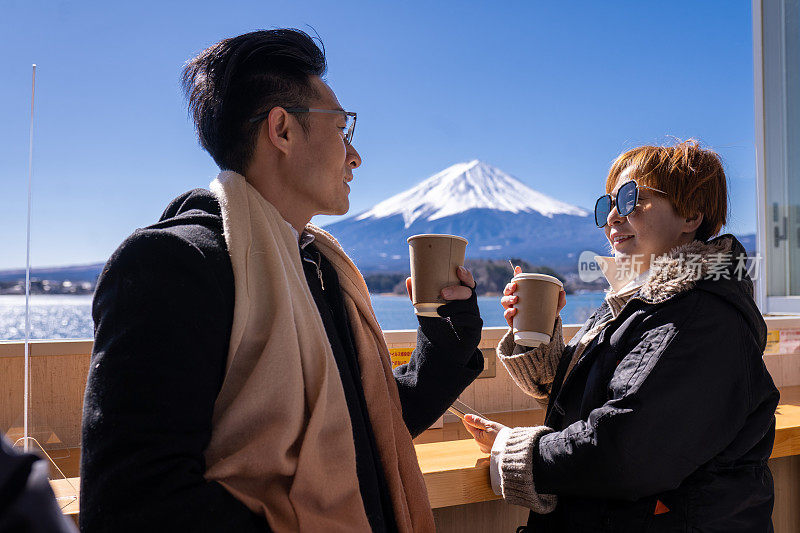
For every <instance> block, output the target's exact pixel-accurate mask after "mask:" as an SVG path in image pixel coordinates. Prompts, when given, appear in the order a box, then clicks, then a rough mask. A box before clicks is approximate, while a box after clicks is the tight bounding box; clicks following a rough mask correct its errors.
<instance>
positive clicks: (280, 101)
mask: <svg viewBox="0 0 800 533" xmlns="http://www.w3.org/2000/svg"><path fill="white" fill-rule="evenodd" d="M320 45H322V42H320ZM326 70H327V64H326V61H325V49H324V47H323V48H320V47H319V46H317V44H316V43H315V42H314V39H312V38H311V37H310V36H309V35H308V34H307V33H305V32H304V31H302V30H297V29H294V28H281V29H274V30H259V31H254V32H250V33H245V34H244V35H239V36H237V37H231V38H229V39H224V40H222V41H220V42H218V43H217V44H215V45H212V46H210V47H208V48H206V49H205V50H203V51H202V52H201V53H200V54H199V55H198V56H197V57H195V58H193V59H190V60H189V61H187V62H186V65H185V66H184V69H183V75H182V76H181V85H182V87H183V91H184V94H185V95H186V98H187V100H188V101H189V113H190V114H191V116H192V119H193V120H194V124H195V127H196V128H197V136H198V138H199V140H200V145H201V146H202V147H203V148H204V149H205V150H206V151H207V152H208V153H209V154H211V157H213V158H214V161H215V162H216V163H217V165H218V166H219V167H220V169H222V170H233V171H235V172H238V173H240V174H243V173H244V170H245V168H246V167H247V165H248V163H249V162H250V159H251V157H252V155H253V150H255V145H256V139H257V138H258V132H259V127H260V126H261V122H256V123H251V122H250V120H249V119H250V118H251V117H252V116H253V115H256V114H258V113H261V112H265V111H268V110H269V109H271V108H273V107H275V106H281V107H306V106H307V105H308V102H309V101H310V100H313V99H314V98H318V97H319V94H318V93H317V91H316V90H315V89H314V87H313V86H312V85H311V79H310V78H311V76H320V77H322V76H323V75H324V74H325V72H326ZM296 117H297V119H298V120H299V121H300V123H301V124H302V125H303V127H304V128H306V127H307V125H306V122H305V120H307V117H305V116H304V115H303V114H298V115H296Z"/></svg>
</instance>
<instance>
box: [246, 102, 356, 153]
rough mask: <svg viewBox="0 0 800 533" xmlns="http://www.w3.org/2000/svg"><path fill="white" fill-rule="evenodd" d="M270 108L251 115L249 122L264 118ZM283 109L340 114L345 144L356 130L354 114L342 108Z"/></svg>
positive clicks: (349, 141) (298, 111)
mask: <svg viewBox="0 0 800 533" xmlns="http://www.w3.org/2000/svg"><path fill="white" fill-rule="evenodd" d="M272 109H274V108H272ZM272 109H269V110H268V111H264V112H263V113H259V114H258V115H256V116H254V117H252V118H251V119H250V123H251V124H255V123H256V122H260V121H262V120H264V119H265V118H267V116H268V115H269V112H270V111H272ZM284 109H285V110H286V112H287V113H327V114H329V115H342V116H343V117H344V124H345V125H344V128H341V130H342V135H344V140H345V142H346V143H347V144H350V143H351V142H352V140H353V132H354V131H355V130H356V114H355V113H354V112H352V111H345V110H343V109H316V108H313V107H285V108H284Z"/></svg>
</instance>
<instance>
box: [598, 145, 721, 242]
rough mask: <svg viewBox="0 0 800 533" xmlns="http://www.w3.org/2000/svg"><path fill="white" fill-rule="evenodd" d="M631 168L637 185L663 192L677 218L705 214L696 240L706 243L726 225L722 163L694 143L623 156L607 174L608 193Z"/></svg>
mask: <svg viewBox="0 0 800 533" xmlns="http://www.w3.org/2000/svg"><path fill="white" fill-rule="evenodd" d="M629 167H632V169H631V174H630V177H631V178H632V179H635V180H636V183H638V184H639V185H647V186H648V187H653V188H656V189H660V190H662V191H664V192H665V193H666V194H667V198H668V199H669V201H670V203H671V204H672V206H673V207H674V208H675V211H676V212H677V213H678V216H681V217H686V218H688V217H690V216H693V215H695V214H698V213H702V215H703V222H702V223H701V224H700V226H699V227H698V228H697V231H696V232H695V239H697V240H701V241H704V242H705V241H707V240H708V239H710V238H711V237H714V236H715V235H717V233H719V231H720V229H722V226H723V225H725V223H726V221H727V219H728V183H727V180H726V178H725V170H723V168H722V160H721V159H720V157H719V155H717V153H716V152H714V151H713V150H708V149H705V148H701V147H700V143H699V142H698V141H696V140H695V139H688V140H686V141H682V142H677V143H675V144H674V145H672V146H640V147H638V148H633V149H632V150H628V151H627V152H625V153H623V154H620V155H619V156H618V157H617V158H616V159H615V160H614V162H613V163H612V164H611V169H610V170H609V171H608V178H606V193H608V194H610V193H611V191H613V190H614V187H615V186H616V184H617V179H618V178H619V175H620V174H622V172H623V171H624V170H626V169H628V168H629Z"/></svg>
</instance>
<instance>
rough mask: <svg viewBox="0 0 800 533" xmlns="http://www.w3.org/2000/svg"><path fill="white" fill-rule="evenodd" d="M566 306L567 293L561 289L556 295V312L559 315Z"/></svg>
mask: <svg viewBox="0 0 800 533" xmlns="http://www.w3.org/2000/svg"><path fill="white" fill-rule="evenodd" d="M565 305H567V292H566V291H565V290H564V289H561V292H560V293H559V294H558V311H557V313H560V312H561V310H562V309H564V306H565Z"/></svg>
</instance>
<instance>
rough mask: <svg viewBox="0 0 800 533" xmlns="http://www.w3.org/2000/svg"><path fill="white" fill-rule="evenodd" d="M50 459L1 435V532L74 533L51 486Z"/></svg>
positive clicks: (73, 527) (74, 530)
mask: <svg viewBox="0 0 800 533" xmlns="http://www.w3.org/2000/svg"><path fill="white" fill-rule="evenodd" d="M49 472H50V469H49V468H48V464H47V461H46V460H44V459H41V458H39V457H37V456H36V455H34V454H32V453H22V452H21V451H20V450H17V449H14V448H12V446H11V444H10V443H8V442H7V441H6V439H5V437H4V436H2V435H0V533H16V532H19V533H23V532H24V533H73V532H76V531H77V530H76V528H75V526H73V525H72V522H71V521H70V519H69V518H67V517H66V516H64V514H63V513H62V512H61V509H60V507H59V505H58V502H56V498H55V496H54V495H53V490H52V489H51V488H50V480H49V479H48V478H47V475H48V474H49Z"/></svg>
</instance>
